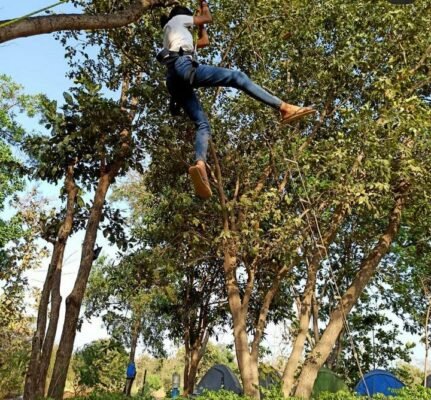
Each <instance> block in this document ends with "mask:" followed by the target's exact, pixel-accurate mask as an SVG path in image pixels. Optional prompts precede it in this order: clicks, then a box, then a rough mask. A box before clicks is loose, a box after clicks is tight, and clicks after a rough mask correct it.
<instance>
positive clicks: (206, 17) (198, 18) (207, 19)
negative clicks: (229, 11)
mask: <svg viewBox="0 0 431 400" xmlns="http://www.w3.org/2000/svg"><path fill="white" fill-rule="evenodd" d="M200 11H201V12H200V15H195V16H194V17H193V23H194V24H195V25H196V26H199V27H200V26H202V25H205V24H209V23H211V22H212V20H213V17H212V15H211V11H210V9H209V7H208V3H207V2H206V1H202V2H201V8H200Z"/></svg>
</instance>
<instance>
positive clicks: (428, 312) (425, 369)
mask: <svg viewBox="0 0 431 400" xmlns="http://www.w3.org/2000/svg"><path fill="white" fill-rule="evenodd" d="M430 314H431V298H430V300H429V303H428V308H427V313H426V316H425V365H424V387H427V377H428V354H429V348H430V346H429V323H430Z"/></svg>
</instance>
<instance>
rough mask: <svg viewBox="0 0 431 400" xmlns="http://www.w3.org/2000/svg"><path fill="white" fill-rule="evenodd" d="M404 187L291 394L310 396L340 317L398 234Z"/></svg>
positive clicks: (342, 325)
mask: <svg viewBox="0 0 431 400" xmlns="http://www.w3.org/2000/svg"><path fill="white" fill-rule="evenodd" d="M407 188H408V185H406V184H404V185H403V184H401V185H400V187H399V193H397V196H396V200H395V205H394V207H393V209H392V211H391V213H390V216H389V224H388V227H387V229H386V231H385V232H384V234H383V235H382V236H381V237H380V239H379V241H378V243H377V244H376V246H375V247H374V249H373V250H372V251H371V253H370V254H369V255H368V257H367V258H366V259H364V260H363V262H362V264H361V266H360V269H359V272H358V273H357V275H356V277H355V279H354V280H353V282H352V284H351V285H350V287H349V288H348V290H347V291H346V293H345V294H344V295H343V296H342V298H341V300H340V302H339V304H338V305H337V307H336V308H335V309H334V310H333V311H332V313H331V315H330V319H329V323H328V326H327V327H326V329H325V331H324V332H323V335H322V337H321V338H320V340H319V342H318V343H317V344H316V346H315V347H314V349H313V350H312V351H311V353H310V354H309V356H308V357H307V360H306V361H305V363H304V366H303V368H302V371H301V374H300V376H299V378H298V386H297V388H296V390H295V396H297V397H300V398H305V399H309V398H310V396H311V392H312V389H313V385H314V381H315V380H316V377H317V373H318V372H319V370H320V368H321V367H322V366H323V364H324V363H325V361H326V359H327V358H328V356H329V354H330V352H331V350H332V348H333V347H334V344H335V341H336V340H337V337H338V335H339V334H340V332H341V330H342V329H343V328H344V317H345V316H347V315H348V314H349V312H350V311H351V309H352V308H353V306H354V305H355V304H356V302H357V301H358V299H359V297H360V295H361V293H362V291H363V290H364V288H365V286H366V285H367V284H368V282H369V281H370V279H371V277H372V276H373V274H374V272H375V270H376V269H377V266H378V265H379V263H380V261H381V259H382V258H383V257H384V256H385V255H386V254H387V252H388V251H389V249H390V246H391V244H392V241H393V240H394V239H395V237H396V235H397V233H398V229H399V226H400V222H401V212H402V209H403V206H404V202H405V195H406V191H407Z"/></svg>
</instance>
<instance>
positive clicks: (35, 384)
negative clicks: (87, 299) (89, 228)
mask: <svg viewBox="0 0 431 400" xmlns="http://www.w3.org/2000/svg"><path fill="white" fill-rule="evenodd" d="M73 174H74V165H73V164H71V165H69V166H68V167H67V171H66V178H65V188H66V191H67V204H66V215H65V218H64V221H63V224H62V225H61V227H60V229H59V231H58V236H57V239H56V241H55V242H54V249H53V252H52V256H51V262H50V264H49V267H48V272H47V276H46V279H45V283H44V285H43V289H42V295H41V299H40V303H39V309H38V316H37V324H36V331H35V333H34V336H33V340H32V348H31V356H30V362H29V365H28V369H27V374H26V380H25V386H24V399H25V400H33V399H34V398H35V397H36V396H37V395H40V396H44V395H45V380H46V372H44V371H45V365H46V364H48V366H47V367H46V371H47V370H48V367H49V362H50V359H51V353H52V347H53V345H54V339H55V334H56V330H57V322H58V313H59V308H60V305H61V297H60V298H59V295H60V293H59V290H60V280H61V269H62V266H63V256H64V250H65V248H66V244H67V240H68V238H69V236H70V233H71V231H72V227H73V219H74V214H75V204H76V196H77V193H78V190H79V189H78V187H77V186H76V184H75V181H74V177H73ZM57 288H58V290H57ZM50 296H51V316H50V322H49V326H48V331H47V332H45V331H46V324H47V319H48V305H49V299H50ZM58 302H59V303H58Z"/></svg>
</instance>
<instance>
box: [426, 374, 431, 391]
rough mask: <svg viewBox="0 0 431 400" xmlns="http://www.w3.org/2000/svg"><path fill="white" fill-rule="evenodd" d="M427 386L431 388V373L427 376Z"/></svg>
mask: <svg viewBox="0 0 431 400" xmlns="http://www.w3.org/2000/svg"><path fill="white" fill-rule="evenodd" d="M427 388H431V374H430V375H428V376H427Z"/></svg>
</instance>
